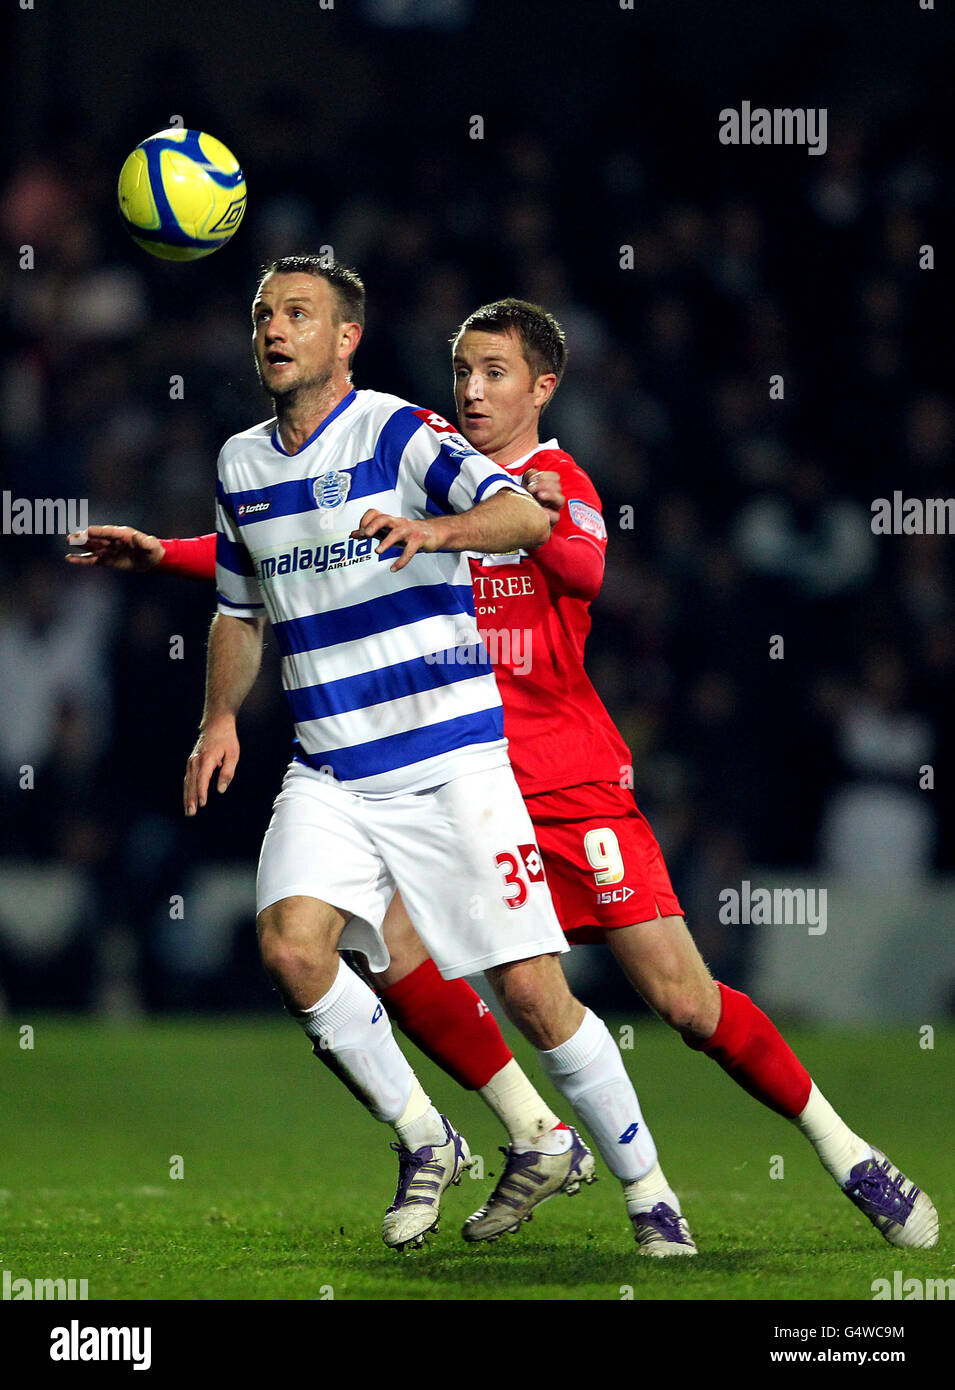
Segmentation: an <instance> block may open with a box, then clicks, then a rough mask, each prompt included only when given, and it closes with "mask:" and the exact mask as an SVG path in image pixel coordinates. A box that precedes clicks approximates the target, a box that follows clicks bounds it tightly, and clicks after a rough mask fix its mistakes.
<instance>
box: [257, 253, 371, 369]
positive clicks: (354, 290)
mask: <svg viewBox="0 0 955 1390" xmlns="http://www.w3.org/2000/svg"><path fill="white" fill-rule="evenodd" d="M269 275H317V276H318V277H319V278H320V279H322V280H327V281H328V283H329V284H330V285H331V287H332V289H333V290H334V291H335V304H336V307H337V309H338V322H339V323H346V322H347V323H357V324H360V325H361V327H362V328H364V326H365V286H364V284H363V283H362V279H361V276H360V275H359V274H358V272H357V271H356V270H350V269H349V268H348V266H347V265H341V264H340V262H338V261H330V260H329V259H328V257H327V256H281V257H280V258H279V259H278V260H277V261H270V262H269V264H268V265H264V266H263V267H262V270H261V273H260V275H259V288H260V289H261V287H262V281H263V280H265V279H266V278H267V276H269ZM357 351H358V349H357V348H356V349H355V352H357ZM354 356H355V353H354V352H353V353H352V355H351V357H349V359H348V367H349V370H351V364H352V360H353V358H354Z"/></svg>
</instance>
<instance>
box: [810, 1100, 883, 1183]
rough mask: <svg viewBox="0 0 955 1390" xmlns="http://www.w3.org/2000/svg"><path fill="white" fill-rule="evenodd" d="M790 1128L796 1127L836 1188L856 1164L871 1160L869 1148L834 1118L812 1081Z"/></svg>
mask: <svg viewBox="0 0 955 1390" xmlns="http://www.w3.org/2000/svg"><path fill="white" fill-rule="evenodd" d="M793 1124H796V1125H798V1126H799V1128H800V1129H801V1130H802V1132H803V1134H804V1135H805V1136H806V1138H807V1139H808V1140H809V1142H810V1144H811V1145H812V1146H813V1148H814V1149H815V1150H816V1153H817V1154H818V1155H819V1159H820V1162H821V1163H822V1166H823V1167H824V1168H825V1170H826V1172H827V1173H830V1174H831V1175H832V1177H834V1178H835V1180H836V1182H837V1183H839V1185H840V1186H842V1184H843V1183H845V1182H846V1180H847V1179H848V1177H849V1174H850V1173H851V1171H852V1169H853V1168H854V1167H855V1166H856V1164H857V1163H861V1162H862V1160H863V1159H864V1158H871V1157H872V1149H871V1147H870V1145H868V1144H867V1143H866V1142H865V1140H864V1139H860V1138H859V1136H858V1134H854V1133H853V1132H852V1130H851V1129H850V1128H849V1126H848V1125H847V1124H846V1122H845V1120H843V1119H841V1118H840V1117H839V1116H838V1115H837V1114H836V1112H835V1111H834V1110H833V1108H832V1106H831V1105H830V1104H829V1102H828V1101H827V1100H826V1098H825V1096H824V1095H823V1094H822V1092H821V1091H820V1090H819V1087H818V1086H817V1085H816V1083H815V1081H814V1082H813V1083H812V1090H811V1091H810V1092H809V1099H808V1100H807V1101H806V1106H805V1109H804V1110H802V1111H801V1113H800V1114H798V1115H797V1116H796V1118H795V1120H794V1121H793Z"/></svg>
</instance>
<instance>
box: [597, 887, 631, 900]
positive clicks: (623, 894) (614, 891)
mask: <svg viewBox="0 0 955 1390" xmlns="http://www.w3.org/2000/svg"><path fill="white" fill-rule="evenodd" d="M632 897H633V889H632V888H608V889H607V890H606V891H605V892H603V893H598V894H597V901H598V903H625V902H626V901H627V899H628V898H632Z"/></svg>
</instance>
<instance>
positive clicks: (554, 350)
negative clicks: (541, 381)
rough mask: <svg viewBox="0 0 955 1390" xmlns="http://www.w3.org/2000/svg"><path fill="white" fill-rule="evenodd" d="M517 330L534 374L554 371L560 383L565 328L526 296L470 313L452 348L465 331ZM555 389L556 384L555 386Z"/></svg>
mask: <svg viewBox="0 0 955 1390" xmlns="http://www.w3.org/2000/svg"><path fill="white" fill-rule="evenodd" d="M470 330H473V331H474V332H476V333H515V334H516V335H517V338H518V340H519V341H520V344H521V352H522V353H523V354H524V360H525V362H526V363H527V365H528V367H530V369H531V374H532V376H534V377H535V378H536V377H539V376H543V375H545V374H546V373H548V372H553V373H554V375H555V376H556V377H557V385H558V386H559V385H560V379H561V377H562V376H563V375H564V368H565V367H566V365H567V344H566V342H565V340H564V330H563V329H562V328H561V326H560V324H559V323H558V322H557V320H556V319H555V318H554V316H553V314H549V313H548V312H547V310H546V309H542V308H541V306H540V305H539V304H531V303H530V302H529V301H528V300H526V299H496V300H495V301H494V303H493V304H482V305H481V307H480V309H475V311H474V313H473V314H469V315H468V317H467V318H466V319H465V320H464V322H463V323H462V325H461V327H460V328H459V329H458V331H457V332H456V333H455V335H454V337H453V338H452V339H451V345H452V347H453V346H454V344H455V343H456V342H458V340H459V339H460V337H461V335H462V334H463V333H467V332H468V331H470ZM554 389H555V390H556V387H555V388H554Z"/></svg>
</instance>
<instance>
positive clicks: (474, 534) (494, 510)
mask: <svg viewBox="0 0 955 1390" xmlns="http://www.w3.org/2000/svg"><path fill="white" fill-rule="evenodd" d="M351 534H352V536H353V537H354V538H355V539H356V540H361V539H364V538H365V537H368V536H374V537H378V538H379V544H378V546H377V547H376V549H375V553H376V555H380V554H381V553H382V551H384V550H388V549H390V548H391V546H393V545H400V546H402V547H403V553H402V554H401V555H400V556H399V557H398V559H397V560H396V561H395V562H394V564H393V565H392V566H391V568H392V569H393V570H401V569H404V567H405V565H407V564H408V562H409V561H410V560H411V559H412V558H413V556H415V555H416V554H417V553H418V551H419V550H421V551H424V552H425V553H426V554H433V553H434V551H436V550H476V551H479V552H480V553H481V554H484V555H495V554H498V553H501V554H503V553H509V552H511V551H513V550H536V548H537V547H538V546H539V545H543V544H544V542H545V541H546V540H547V538H548V536H549V535H550V522H549V521H548V520H547V513H546V512H545V510H544V508H543V507H538V506H537V505H535V504H534V499H533V498H532V497H528V495H527V494H526V493H524V492H516V491H514V490H512V489H511V488H506V489H503V490H502V491H501V492H496V493H495V494H494V496H493V497H488V498H487V499H486V501H483V502H478V504H477V506H475V507H471V508H470V509H469V510H468V511H466V512H458V513H457V515H455V516H436V517H433V518H431V519H428V520H424V521H412V520H409V519H408V518H407V517H403V516H389V515H388V514H387V513H386V512H379V511H377V510H375V509H374V508H371V509H370V510H369V511H367V512H365V514H364V516H363V517H362V519H361V521H360V522H359V524H358V529H357V530H356V531H352V533H351Z"/></svg>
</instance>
